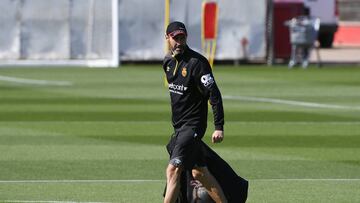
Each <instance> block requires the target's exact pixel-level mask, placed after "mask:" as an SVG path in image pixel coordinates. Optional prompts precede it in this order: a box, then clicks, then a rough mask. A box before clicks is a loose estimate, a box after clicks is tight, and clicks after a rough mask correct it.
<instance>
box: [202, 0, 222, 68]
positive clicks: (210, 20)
mask: <svg viewBox="0 0 360 203" xmlns="http://www.w3.org/2000/svg"><path fill="white" fill-rule="evenodd" d="M218 11H219V9H218V4H217V2H215V1H206V0H204V1H203V4H202V23H201V24H202V26H201V46H202V50H203V53H204V54H205V56H206V58H207V59H208V60H209V63H210V66H211V67H213V63H214V57H215V51H216V39H217V28H218Z"/></svg>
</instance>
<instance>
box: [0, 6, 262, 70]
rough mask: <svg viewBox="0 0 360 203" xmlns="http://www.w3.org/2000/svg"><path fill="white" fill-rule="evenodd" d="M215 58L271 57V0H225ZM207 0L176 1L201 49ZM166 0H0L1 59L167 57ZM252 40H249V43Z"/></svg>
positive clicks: (174, 13) (84, 61) (63, 61)
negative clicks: (268, 20) (268, 15)
mask: <svg viewBox="0 0 360 203" xmlns="http://www.w3.org/2000/svg"><path fill="white" fill-rule="evenodd" d="M218 5H219V18H218V22H219V25H218V40H217V50H216V55H215V59H216V60H239V59H244V58H245V57H246V58H247V59H249V60H252V59H265V57H266V32H265V30H266V7H267V0H256V1H248V0H219V1H218ZM201 6H202V1H200V0H199V1H193V0H179V1H174V0H171V1H170V20H171V21H174V20H178V21H183V22H184V23H185V24H186V25H187V29H188V32H189V38H188V43H189V45H190V46H191V47H192V48H194V49H196V50H198V51H201V8H202V7H201ZM164 10H165V3H164V0H1V1H0V27H1V32H0V65H2V66H4V65H5V66H9V65H13V66H14V65H15V66H18V65H70V66H73V65H84V66H99V67H108V66H113V67H117V66H118V62H119V61H121V60H131V61H146V60H162V59H163V57H164V45H165V44H164V43H165V41H164V33H165V31H164ZM243 42H246V43H243Z"/></svg>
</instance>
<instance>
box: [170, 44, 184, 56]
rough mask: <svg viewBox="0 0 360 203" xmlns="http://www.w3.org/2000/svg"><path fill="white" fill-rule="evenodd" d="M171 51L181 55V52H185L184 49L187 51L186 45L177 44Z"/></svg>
mask: <svg viewBox="0 0 360 203" xmlns="http://www.w3.org/2000/svg"><path fill="white" fill-rule="evenodd" d="M171 51H172V53H173V55H174V56H176V55H179V54H183V53H184V51H185V45H179V46H176V47H174V48H173V49H172V50H171Z"/></svg>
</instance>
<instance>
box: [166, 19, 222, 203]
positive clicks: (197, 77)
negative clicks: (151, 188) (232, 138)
mask: <svg viewBox="0 0 360 203" xmlns="http://www.w3.org/2000/svg"><path fill="white" fill-rule="evenodd" d="M165 37H166V39H167V41H168V43H169V46H170V52H169V54H167V55H166V56H165V58H164V61H163V68H164V72H165V74H166V78H167V82H168V84H169V92H170V97H171V108H172V123H173V126H174V129H175V133H174V134H173V136H172V138H171V140H170V142H169V144H168V149H169V152H170V162H169V165H168V167H167V169H166V176H167V189H166V193H165V199H164V202H175V200H176V198H177V196H178V194H179V187H180V182H179V180H180V174H181V172H182V171H183V170H184V169H185V170H191V171H192V175H193V177H194V179H196V180H198V181H200V182H201V183H202V185H203V186H204V187H205V188H206V190H207V192H208V193H209V195H210V196H211V198H212V199H213V200H214V201H215V202H227V200H226V198H225V196H224V193H223V191H222V189H221V187H220V185H219V183H218V182H217V180H216V179H215V178H214V177H213V176H212V175H211V173H210V172H209V170H208V169H207V166H206V163H205V159H204V149H203V145H202V141H201V138H202V137H203V136H204V134H205V131H206V127H207V112H208V101H210V104H211V106H212V110H213V114H214V125H215V131H214V133H213V135H212V142H214V143H218V142H221V141H222V140H223V138H224V131H223V130H224V129H223V125H224V110H223V105H222V98H221V94H220V91H219V89H218V87H217V85H216V83H215V79H214V76H213V74H212V71H211V67H210V64H209V63H208V61H207V59H206V58H205V57H203V56H202V55H201V54H199V53H197V52H195V51H193V50H192V49H190V48H189V47H188V46H187V44H186V39H187V31H186V28H185V25H184V24H183V23H181V22H172V23H170V24H169V25H168V27H167V30H166V36H165Z"/></svg>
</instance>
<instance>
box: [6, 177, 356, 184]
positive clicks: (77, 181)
mask: <svg viewBox="0 0 360 203" xmlns="http://www.w3.org/2000/svg"><path fill="white" fill-rule="evenodd" d="M249 181H250V182H251V181H280V182H283V181H342V182H347V181H348V182H353V181H355V182H356V181H360V178H265V179H249ZM147 182H148V183H149V182H165V179H164V180H155V179H153V180H140V179H138V180H0V184H1V183H4V184H7V183H147Z"/></svg>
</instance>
